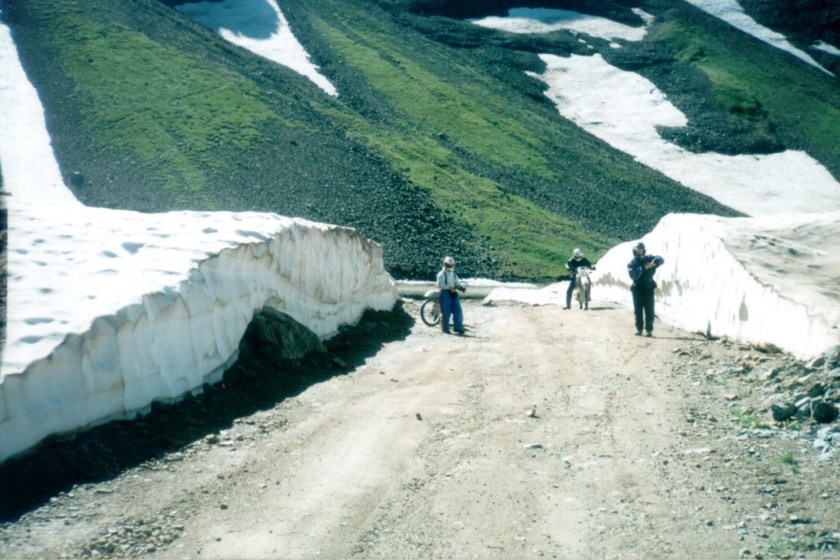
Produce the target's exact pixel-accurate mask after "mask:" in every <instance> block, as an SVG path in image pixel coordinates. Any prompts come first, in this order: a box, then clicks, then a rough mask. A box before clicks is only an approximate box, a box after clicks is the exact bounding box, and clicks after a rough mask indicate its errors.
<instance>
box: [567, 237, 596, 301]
mask: <svg viewBox="0 0 840 560" xmlns="http://www.w3.org/2000/svg"><path fill="white" fill-rule="evenodd" d="M581 267H586V268H592V263H591V262H589V259H587V258H586V257H584V256H583V253H581V252H580V249H575V250H574V251H572V258H571V259H569V260H568V261H567V262H566V270H568V271H569V274H570V275H571V277H570V278H569V289H567V290H566V307H564V308H563V309H569V308H570V307H571V306H572V292H574V291H575V286H576V285H577V270H578V269H579V268H581Z"/></svg>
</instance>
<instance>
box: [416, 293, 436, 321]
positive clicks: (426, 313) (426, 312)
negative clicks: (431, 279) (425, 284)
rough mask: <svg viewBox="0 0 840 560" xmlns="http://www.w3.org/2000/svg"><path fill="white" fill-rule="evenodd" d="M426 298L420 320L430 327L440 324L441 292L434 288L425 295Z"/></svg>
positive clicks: (421, 309)
mask: <svg viewBox="0 0 840 560" xmlns="http://www.w3.org/2000/svg"><path fill="white" fill-rule="evenodd" d="M423 297H424V298H426V299H425V301H424V302H423V304H422V305H421V306H420V318H421V319H422V320H423V322H424V323H426V324H427V325H428V326H430V327H434V326H435V325H437V324H438V323H440V290H438V289H437V288H433V289H431V290H429V291H428V292H426V293H425V294H423Z"/></svg>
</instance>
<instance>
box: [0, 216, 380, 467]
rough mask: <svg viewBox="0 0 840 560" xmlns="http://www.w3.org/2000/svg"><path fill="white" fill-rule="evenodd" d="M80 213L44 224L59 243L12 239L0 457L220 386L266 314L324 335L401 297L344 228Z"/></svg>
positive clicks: (257, 219)
mask: <svg viewBox="0 0 840 560" xmlns="http://www.w3.org/2000/svg"><path fill="white" fill-rule="evenodd" d="M86 210H88V214H89V217H88V218H87V219H88V220H89V221H87V222H86V223H74V222H76V221H75V220H71V221H70V222H71V223H59V224H56V223H53V225H52V227H53V228H55V229H54V231H55V232H56V235H55V236H56V238H57V239H60V240H62V241H64V242H67V244H65V245H62V244H60V243H59V244H58V246H55V245H51V244H48V243H38V242H37V241H35V240H33V243H32V244H30V245H29V247H28V250H27V251H21V250H20V249H21V240H22V239H26V238H29V239H32V237H31V236H27V235H25V233H26V232H22V231H21V230H20V229H19V228H12V229H11V232H10V248H11V249H12V250H11V251H10V254H9V257H10V258H9V299H8V309H9V316H8V329H7V332H8V340H7V345H6V352H5V354H4V356H3V358H4V360H3V370H2V371H3V373H2V378H0V460H3V459H5V458H7V457H9V456H11V455H13V454H15V453H17V452H20V451H22V450H25V449H27V448H28V447H30V446H32V445H34V444H35V443H37V442H38V441H40V440H41V439H42V438H44V437H45V436H47V435H50V434H53V433H61V432H66V431H69V430H73V429H76V428H81V427H85V426H89V425H92V424H95V423H100V422H102V421H105V420H108V419H112V418H123V417H130V416H132V415H134V414H135V413H137V412H140V411H144V410H145V409H146V408H147V407H148V406H149V405H150V404H151V403H152V402H154V401H167V400H174V399H177V398H179V397H180V396H182V395H184V394H186V393H187V392H190V391H194V390H196V389H199V388H200V387H201V386H202V385H204V384H206V383H214V382H216V381H218V380H219V379H220V378H221V376H222V374H223V372H224V371H225V369H227V368H228V367H229V366H230V365H231V364H232V363H233V362H234V361H235V360H236V358H237V356H238V345H239V341H240V340H241V338H242V335H243V334H244V332H245V328H246V327H247V325H248V323H249V322H250V320H251V318H252V316H253V313H254V311H255V310H258V309H260V308H262V307H263V306H269V307H273V308H275V309H278V310H280V311H283V312H285V313H287V314H288V315H290V316H291V317H293V318H294V319H295V320H297V321H298V322H300V323H302V324H303V325H305V326H307V327H308V328H309V329H311V330H312V331H313V332H315V333H316V334H317V335H319V336H321V337H329V336H331V335H333V334H334V333H336V331H337V329H338V327H339V326H340V325H343V324H351V323H354V322H355V321H357V320H358V318H359V317H360V316H361V314H362V313H363V312H364V311H365V310H366V309H369V308H370V309H377V310H384V309H390V308H392V307H393V305H394V303H395V302H396V299H397V294H396V287H395V284H394V282H393V280H391V278H390V276H389V275H388V274H387V273H386V272H385V271H384V267H383V262H382V251H381V248H380V247H379V246H378V245H376V244H374V243H372V242H370V241H368V240H366V239H364V238H363V237H362V236H361V235H360V234H359V233H358V232H356V231H355V230H352V229H349V228H341V227H337V226H328V225H324V224H316V223H311V222H306V221H303V220H293V219H289V218H283V217H280V216H275V215H270V214H247V213H246V214H232V213H213V214H194V213H171V214H163V215H142V214H136V215H133V214H132V213H127V212H117V213H116V214H110V213H109V214H110V215H109V216H107V217H108V218H110V219H113V218H117V219H118V221H119V223H120V224H121V227H120V228H119V229H116V228H115V229H109V228H107V227H105V226H101V225H100V226H99V227H97V220H96V219H95V218H96V216H97V215H99V216H100V217H105V216H104V215H105V214H106V213H108V211H100V212H91V210H92V209H86ZM35 223H37V222H33V224H35ZM41 223H43V222H41ZM108 223H112V222H110V221H109V222H108ZM80 231H82V232H84V234H83V235H80V234H78V233H77V232H80ZM22 233H23V235H22ZM196 234H199V235H196ZM97 240H98V241H99V242H97Z"/></svg>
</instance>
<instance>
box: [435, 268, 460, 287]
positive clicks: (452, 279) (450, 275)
mask: <svg viewBox="0 0 840 560" xmlns="http://www.w3.org/2000/svg"><path fill="white" fill-rule="evenodd" d="M437 286H438V288H440V289H441V290H447V291H449V290H463V289H464V286H463V284H461V280H459V279H458V275H457V274H455V271H454V270H449V269H448V268H446V267H443V268H442V269H441V270H440V272H438V275H437Z"/></svg>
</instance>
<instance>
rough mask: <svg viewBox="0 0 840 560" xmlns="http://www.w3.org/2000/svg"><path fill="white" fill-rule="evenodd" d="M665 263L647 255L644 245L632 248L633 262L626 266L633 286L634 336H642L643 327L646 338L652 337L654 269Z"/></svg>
mask: <svg viewBox="0 0 840 560" xmlns="http://www.w3.org/2000/svg"><path fill="white" fill-rule="evenodd" d="M664 263H665V259H663V258H662V257H658V256H655V255H648V254H647V251H646V250H645V244H644V243H642V242H641V241H640V242H638V243H636V245H635V246H634V247H633V260H632V261H630V263H629V264H628V265H627V272H628V274H630V279H631V280H632V281H633V285H632V286H631V287H630V291H631V292H632V294H633V313H634V314H635V318H636V336H641V335H642V328H643V327H644V330H645V334H646V335H647V336H653V316H654V297H653V294H654V291H655V290H656V281H655V280H654V279H653V275H654V274H655V273H656V269H657V268H658V267H660V266H662V265H663V264H664Z"/></svg>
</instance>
